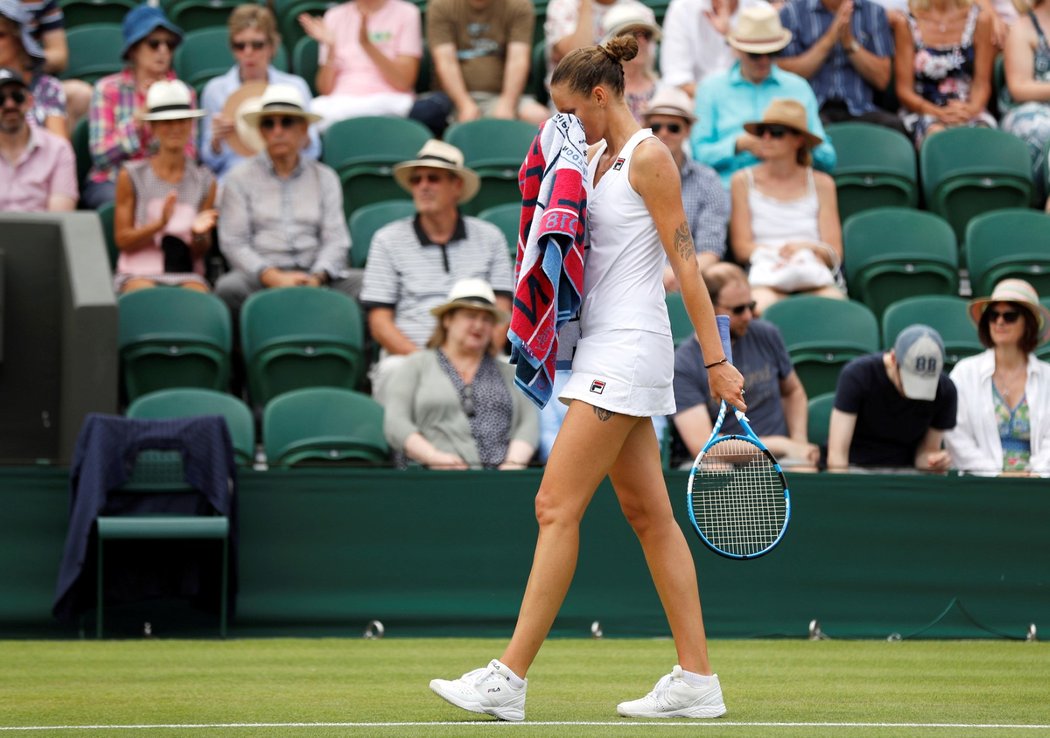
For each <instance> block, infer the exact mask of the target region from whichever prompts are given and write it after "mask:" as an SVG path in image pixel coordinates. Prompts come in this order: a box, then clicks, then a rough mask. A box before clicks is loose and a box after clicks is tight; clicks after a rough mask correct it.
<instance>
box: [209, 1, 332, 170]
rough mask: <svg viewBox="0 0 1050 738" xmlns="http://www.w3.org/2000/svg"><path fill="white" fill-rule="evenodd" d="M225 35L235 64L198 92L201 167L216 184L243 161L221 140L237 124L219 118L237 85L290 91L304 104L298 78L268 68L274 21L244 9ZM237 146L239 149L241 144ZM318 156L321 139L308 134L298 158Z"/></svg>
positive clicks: (253, 8) (261, 8) (265, 11)
mask: <svg viewBox="0 0 1050 738" xmlns="http://www.w3.org/2000/svg"><path fill="white" fill-rule="evenodd" d="M226 25H227V27H228V28H229V31H230V48H231V49H233V56H234V59H235V60H236V62H237V63H236V64H234V65H233V67H232V68H231V69H230V71H228V72H226V74H223V75H221V76H219V77H215V78H214V79H211V80H209V81H208V84H206V85H205V86H204V90H203V92H201V108H202V109H203V110H204V111H205V112H206V113H208V114H209V115H208V116H206V117H205V118H204V120H203V121H201V145H200V151H201V161H203V162H204V164H206V165H207V166H208V168H209V169H211V170H212V171H213V172H214V173H215V176H216V177H218V178H219V180H220V181H222V180H223V178H224V177H225V176H226V174H227V173H228V172H229V171H230V170H231V169H233V167H234V166H235V165H237V164H239V163H241V162H242V161H244V159H245V157H244V156H242V155H241V154H239V153H237V152H236V151H234V150H233V149H232V148H231V147H230V144H229V143H228V142H227V139H228V138H229V137H230V136H231V135H233V134H234V133H235V132H236V128H237V121H236V120H234V118H233V116H232V115H230V114H228V113H227V112H225V110H224V108H225V105H226V101H227V100H228V99H229V97H230V95H232V94H233V93H235V92H236V91H237V90H238V89H240V87H241V86H242V85H245V84H248V83H251V82H257V83H260V84H286V85H293V86H294V87H295V88H296V89H298V90H299V94H300V95H301V96H302V98H303V99H304V100H309V99H310V87H309V85H307V84H306V81H305V80H303V78H302V77H298V76H296V75H294V74H288V73H287V72H282V71H280V70H279V69H276V68H274V66H273V58H274V55H275V54H276V53H277V50H278V49H279V48H280V46H281V37H280V36H279V35H278V33H277V21H276V20H275V19H274V17H273V13H272V12H271V11H270V9H269V8H267V7H266V6H265V5H255V4H254V3H252V4H247V5H240V6H238V7H236V8H235V9H234V10H233V12H232V13H230V18H229V20H228V21H227V23H226ZM242 143H244V142H243V141H242ZM320 153H321V137H320V135H319V134H318V133H317V130H316V129H315V128H311V129H310V142H309V144H308V145H307V147H306V148H305V149H304V150H303V155H304V156H306V157H307V158H310V159H316V158H317V157H318V156H319V155H320Z"/></svg>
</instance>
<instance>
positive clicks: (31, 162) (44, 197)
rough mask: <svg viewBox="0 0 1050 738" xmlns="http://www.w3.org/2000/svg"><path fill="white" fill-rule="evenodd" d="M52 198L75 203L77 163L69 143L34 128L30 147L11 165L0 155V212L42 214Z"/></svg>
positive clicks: (30, 137)
mask: <svg viewBox="0 0 1050 738" xmlns="http://www.w3.org/2000/svg"><path fill="white" fill-rule="evenodd" d="M51 195H67V196H69V197H71V198H73V201H74V202H76V200H77V198H78V197H79V196H80V193H79V191H78V189H77V164H76V159H75V157H74V156H73V147H72V146H70V145H69V141H67V140H66V139H64V138H62V137H61V136H56V135H55V134H53V133H51V132H50V131H47V130H45V129H43V128H39V127H37V126H35V125H30V126H29V145H28V146H26V150H25V151H24V152H22V156H20V157H19V159H18V161H16V162H15V163H14V164H13V165H12V164H11V162H9V161H8V160H7V159H6V158H4V157H2V156H0V211H7V210H13V211H20V212H36V213H42V212H46V211H47V201H48V198H50V197H51Z"/></svg>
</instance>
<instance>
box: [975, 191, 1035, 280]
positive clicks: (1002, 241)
mask: <svg viewBox="0 0 1050 738" xmlns="http://www.w3.org/2000/svg"><path fill="white" fill-rule="evenodd" d="M965 249H966V264H967V267H968V268H969V270H970V284H971V285H972V288H973V294H975V295H990V294H991V293H992V289H993V288H994V287H995V285H996V283H997V282H999V281H1001V280H1003V279H1006V278H1007V277H1018V278H1020V279H1024V280H1026V281H1028V282H1030V283H1031V284H1032V286H1033V287H1035V289H1036V292H1038V293H1040V294H1042V295H1048V294H1050V215H1047V214H1046V213H1043V212H1041V211H1037V210H1027V209H1014V210H998V211H996V212H993V213H985V214H984V215H980V216H978V217H976V218H974V219H973V220H971V221H970V223H969V225H968V226H967V228H966V246H965Z"/></svg>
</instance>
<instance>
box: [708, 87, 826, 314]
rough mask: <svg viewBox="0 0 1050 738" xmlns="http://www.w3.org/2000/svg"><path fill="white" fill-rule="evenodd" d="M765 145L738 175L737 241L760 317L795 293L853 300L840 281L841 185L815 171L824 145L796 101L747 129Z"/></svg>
mask: <svg viewBox="0 0 1050 738" xmlns="http://www.w3.org/2000/svg"><path fill="white" fill-rule="evenodd" d="M744 129H745V130H746V131H747V132H748V133H752V134H754V135H755V136H758V138H759V139H760V140H761V142H760V144H759V150H758V152H757V155H758V157H759V158H760V159H761V160H762V161H761V163H759V164H756V165H755V166H753V167H749V168H748V169H742V170H740V171H738V172H736V174H734V175H733V178H732V180H731V181H730V194H731V196H732V210H731V212H732V215H731V216H730V220H729V236H730V243H731V244H732V248H733V254H734V255H735V257H736V260H737V261H739V262H740V263H742V264H750V265H751V268H750V270H749V271H748V281H749V282H750V283H751V290H752V297H753V299H754V301H755V303H756V308H755V314H756V315H761V314H762V311H763V310H765V309H766V308H767V307H769V306H770V305H772V304H773V303H774V302H777V301H778V300H782V299H784V298H785V297H787V296H788V295H790V294H795V293H799V292H806V293H807V294H813V295H820V296H821V297H835V298H842V299H845V297H846V294H845V292H844V291H843V290H842V288H841V287H840V286H839V285H838V284H837V275H838V272H839V267H840V265H841V264H842V227H841V225H840V224H839V206H838V199H837V197H836V195H835V181H834V180H833V179H832V178H831V177H830V176H828V175H827V174H824V173H823V172H816V171H814V170H813V167H812V166H811V162H812V155H811V154H810V150H811V149H812V148H813V147H814V146H817V145H818V144H820V143H821V138H820V137H819V136H814V135H813V134H812V133H810V132H809V130H808V129H807V127H806V110H805V108H804V107H803V106H802V104H801V103H799V102H797V101H795V100H788V99H783V98H782V99H777V100H774V101H773V102H772V103H770V105H769V107H768V108H767V109H766V112H765V114H764V115H763V116H762V120H760V121H753V122H751V123H746V124H744Z"/></svg>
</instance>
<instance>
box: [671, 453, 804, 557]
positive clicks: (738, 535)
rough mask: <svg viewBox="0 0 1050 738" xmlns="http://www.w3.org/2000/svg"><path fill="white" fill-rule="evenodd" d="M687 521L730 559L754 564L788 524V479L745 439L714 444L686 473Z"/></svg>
mask: <svg viewBox="0 0 1050 738" xmlns="http://www.w3.org/2000/svg"><path fill="white" fill-rule="evenodd" d="M687 497H688V505H687V507H688V511H689V521H690V522H691V523H692V525H693V530H695V531H696V533H697V535H698V536H700V540H701V541H703V542H704V544H705V545H706V546H707V547H708V548H710V549H711V550H712V551H714V552H715V553H717V554H719V555H721V556H725V557H727V558H730V559H754V558H758V557H759V556H763V555H765V554H767V553H769V552H770V551H772V550H773V549H774V548H776V546H777V544H779V543H780V541H781V540H783V538H784V533H785V532H786V531H787V527H788V522H789V521H790V519H791V494H790V491H789V490H788V486H787V479H786V478H785V477H784V472H783V471H782V470H781V468H780V464H779V463H777V460H776V459H775V458H774V457H773V454H771V453H770V452H769V450H768V449H767V448H766V447H765V446H763V445H762V444H761V443H759V442H757V441H756V440H755V439H754V438H748V437H746V436H738V435H729V436H721V437H719V438H712V440H711V441H709V442H708V443H707V444H706V445H705V446H704V448H703V450H701V451H700V453H699V455H697V457H696V460H695V461H694V462H693V468H692V471H690V473H689V490H688V495H687Z"/></svg>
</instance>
